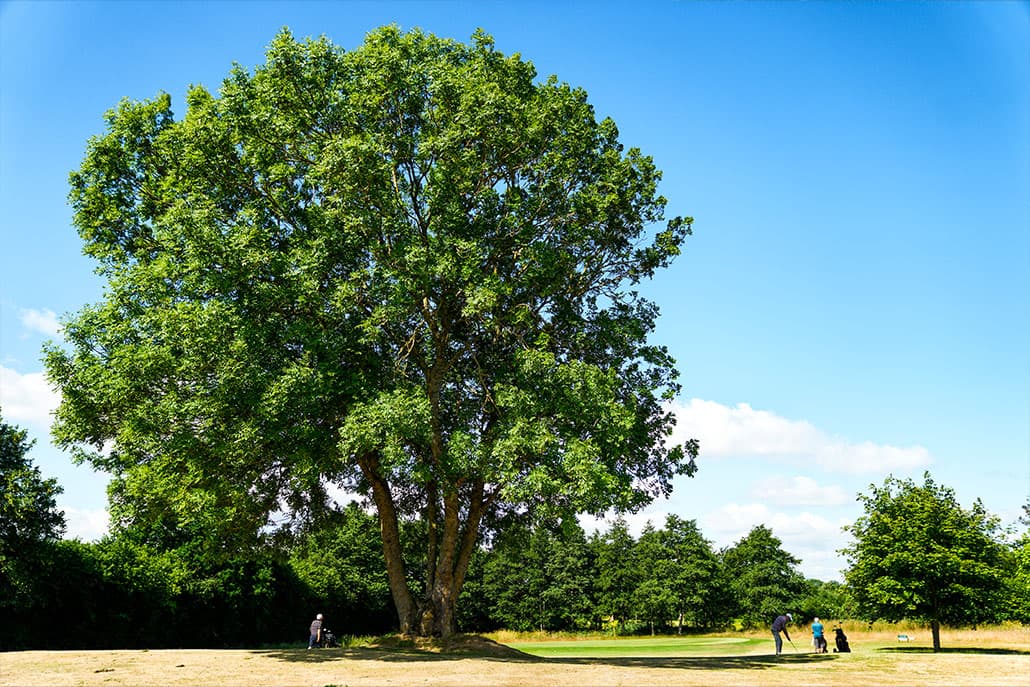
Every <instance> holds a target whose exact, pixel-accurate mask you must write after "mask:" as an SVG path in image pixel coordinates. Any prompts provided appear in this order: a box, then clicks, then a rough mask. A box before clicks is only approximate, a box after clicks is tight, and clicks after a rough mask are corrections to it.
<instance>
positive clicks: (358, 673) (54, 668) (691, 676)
mask: <svg viewBox="0 0 1030 687" xmlns="http://www.w3.org/2000/svg"><path fill="white" fill-rule="evenodd" d="M845 631H846V632H847V633H848V637H849V639H850V641H851V645H852V648H853V649H854V653H851V654H832V653H831V654H812V653H808V652H807V651H801V652H799V653H788V654H785V655H783V656H780V657H776V656H771V655H769V654H768V653H755V654H751V655H743V656H729V657H727V656H722V657H698V656H691V657H685V658H660V659H647V658H636V659H630V658H605V659H546V660H545V659H537V658H533V657H531V656H526V655H524V654H518V653H517V652H513V651H511V650H510V649H506V648H501V647H493V646H492V645H491V643H490V642H489V640H483V639H476V640H472V641H469V642H465V643H462V645H460V646H452V647H450V650H451V652H450V653H447V652H441V651H439V650H440V649H442V647H439V646H430V647H427V648H428V649H429V651H420V650H415V649H410V648H404V647H400V646H398V647H396V648H391V649H371V648H362V649H354V648H351V649H323V650H317V651H307V650H305V649H277V650H261V651H244V650H228V651H206V650H170V651H60V652H40V651H26V652H10V653H4V654H0V685H4V686H14V685H25V686H30V685H54V686H58V687H61V686H67V685H85V686H93V685H97V686H106V685H110V686H119V685H226V686H235V685H255V686H258V687H262V686H270V685H350V686H352V687H360V686H369V685H461V686H462V687H472V686H475V685H482V686H484V687H494V686H501V685H513V686H516V687H529V686H536V685H559V684H560V685H568V686H570V687H576V686H580V685H582V686H583V687H587V686H590V687H593V686H604V685H665V686H671V685H683V686H691V685H712V684H718V685H721V686H731V685H754V684H762V685H770V686H772V687H779V686H782V687H786V686H788V685H789V686H790V687H796V685H799V684H803V685H806V687H814V686H818V685H834V686H835V687H839V686H840V685H853V684H863V685H985V686H986V685H1027V684H1030V648H1028V647H1030V628H992V629H989V630H980V631H972V630H944V631H943V632H942V642H943V646H944V649H945V651H944V652H943V653H939V654H934V653H932V652H931V651H930V649H929V646H930V641H929V639H930V638H929V633H928V632H925V633H921V631H920V630H918V629H914V630H911V631H909V632H908V633H909V634H915V636H916V640H915V641H913V642H909V643H899V642H898V641H897V639H896V635H897V632H898V630H897V628H895V627H891V628H888V629H882V630H877V629H876V628H875V627H874V629H873V631H871V632H868V631H866V630H860V629H857V628H855V629H851V630H848V629H847V627H846V628H845ZM755 636H760V635H755ZM803 637H805V635H804V633H803V632H802V631H800V630H798V631H795V633H794V641H795V644H797V645H798V648H799V649H807V645H806V646H805V647H802V643H803V642H802V641H799V638H803ZM523 639H525V638H524V637H523ZM769 646H770V651H771V647H772V639H771V638H770V640H769ZM461 651H466V652H472V655H470V654H469V653H461ZM455 652H457V653H455Z"/></svg>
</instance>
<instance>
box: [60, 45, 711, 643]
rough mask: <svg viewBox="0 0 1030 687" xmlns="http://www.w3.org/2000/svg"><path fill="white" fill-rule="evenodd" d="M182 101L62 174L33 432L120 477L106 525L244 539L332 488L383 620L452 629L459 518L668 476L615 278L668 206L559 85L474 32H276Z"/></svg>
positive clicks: (467, 547) (661, 242)
mask: <svg viewBox="0 0 1030 687" xmlns="http://www.w3.org/2000/svg"><path fill="white" fill-rule="evenodd" d="M186 105H187V109H186V113H185V116H184V117H183V118H181V119H178V120H177V119H176V118H175V117H174V115H173V113H172V111H171V100H170V98H169V97H168V96H167V95H160V96H158V97H157V98H155V99H154V100H152V101H145V102H128V101H126V102H122V103H121V104H120V105H118V107H117V108H115V109H114V110H112V111H111V112H110V113H108V115H107V131H106V132H105V133H104V134H102V135H100V136H98V137H96V138H94V139H92V140H91V141H90V142H89V145H88V148H87V152H86V157H85V160H84V161H83V163H82V166H81V167H80V169H79V170H78V171H76V172H75V173H74V174H72V177H71V183H72V192H71V203H72V205H73V207H74V210H75V215H74V217H75V224H76V226H77V227H78V229H79V233H80V235H81V236H82V238H83V240H84V242H85V251H86V252H87V253H88V254H89V255H91V256H93V257H94V258H96V259H97V260H98V262H99V267H98V270H99V272H100V274H101V275H102V276H103V277H105V278H106V279H107V291H106V294H105V297H104V299H103V300H102V301H101V302H99V303H97V304H95V305H90V306H87V307H86V308H84V309H83V310H81V311H80V312H79V313H77V314H75V315H74V316H71V317H69V318H67V322H66V326H65V333H66V339H67V341H68V343H69V345H70V350H69V351H68V352H66V351H64V350H62V349H60V348H56V347H53V348H50V349H49V350H48V353H47V361H46V365H47V372H48V374H49V378H50V380H51V381H52V382H53V384H54V385H55V386H56V387H57V388H58V389H59V390H60V392H61V394H62V403H61V405H60V407H59V409H58V411H57V417H56V424H55V434H56V436H57V437H58V439H59V440H60V441H61V442H62V444H64V445H65V446H66V447H68V448H69V449H71V450H75V451H78V452H79V454H78V455H79V456H80V457H81V458H82V459H84V460H88V461H90V462H91V463H92V464H94V465H95V466H97V467H99V468H103V469H105V470H108V471H110V472H112V473H113V474H115V475H116V476H117V479H118V482H117V489H116V491H117V496H118V505H119V510H118V516H119V517H120V518H123V519H130V520H133V521H136V522H138V521H144V522H150V523H158V522H163V523H165V525H167V526H170V527H172V529H173V530H175V531H176V532H194V533H197V536H207V537H210V538H211V539H212V541H215V542H217V541H220V540H223V539H225V538H226V537H228V536H232V537H233V538H234V540H235V541H237V542H246V541H247V540H248V539H249V540H254V539H256V538H257V537H258V534H259V533H260V532H262V531H264V530H263V528H264V527H265V526H266V525H267V524H268V521H269V517H270V514H273V513H286V514H297V515H301V516H303V515H304V514H305V513H306V512H309V511H310V510H311V509H312V508H315V509H317V508H318V506H319V504H321V503H322V502H323V501H324V497H325V492H326V486H327V485H329V484H336V485H339V486H341V487H343V488H345V489H350V490H354V491H357V492H359V493H361V494H364V495H366V496H367V497H368V498H369V500H370V501H371V502H374V504H375V506H376V508H377V510H378V516H379V524H380V528H381V533H382V541H383V548H384V555H385V560H386V568H387V573H388V579H389V584H390V589H391V593H392V596H393V599H394V602H395V604H396V607H397V612H398V619H399V624H400V629H401V630H402V631H403V632H420V633H440V634H448V633H450V632H452V631H453V629H454V622H455V621H454V607H455V603H456V600H457V598H458V595H459V593H460V591H461V588H462V584H463V581H464V575H465V572H466V570H467V566H468V562H469V559H470V557H471V555H472V553H473V551H474V550H475V547H476V542H477V539H478V537H479V536H480V535H481V533H482V532H483V531H484V530H488V529H495V528H499V527H501V526H503V524H504V523H505V522H507V521H508V520H517V519H522V518H525V517H526V516H527V515H531V514H532V513H533V512H534V511H535V510H540V509H545V510H548V511H550V513H551V514H552V515H553V514H554V513H555V512H564V513H573V512H575V511H589V512H593V513H602V512H605V511H606V510H608V509H611V508H615V509H622V510H627V509H634V508H638V507H640V506H642V505H644V504H646V503H647V502H649V501H650V500H651V499H653V498H654V497H655V496H656V495H658V494H663V493H667V492H669V490H670V488H671V482H672V478H673V477H674V476H675V475H677V474H683V473H688V474H690V473H692V472H693V470H694V460H693V459H694V457H695V455H696V451H697V444H696V443H695V442H688V443H687V444H686V445H685V446H672V445H669V444H668V443H667V439H668V436H669V433H670V431H671V426H672V423H673V418H672V416H671V414H670V413H669V412H668V411H667V410H666V409H665V407H664V405H663V401H664V400H666V399H668V398H670V397H671V396H672V395H674V394H675V393H676V391H677V390H678V385H677V383H676V374H677V373H676V370H675V367H674V361H673V360H672V359H671V357H670V356H669V354H668V352H667V350H666V349H665V348H664V347H661V346H655V345H652V344H650V343H649V342H648V336H649V335H650V334H651V332H652V331H653V329H654V325H655V320H656V318H657V316H658V309H657V307H656V306H655V305H654V304H653V303H651V302H649V301H647V300H645V299H643V298H642V297H640V296H639V294H638V293H637V291H636V290H635V285H636V284H638V283H639V282H640V281H641V280H645V279H648V278H650V277H651V276H652V275H653V274H654V272H655V271H656V270H659V269H661V268H663V267H665V266H667V265H668V264H669V261H670V260H671V259H672V258H673V257H674V256H675V255H677V254H678V253H679V251H680V247H681V244H682V242H683V240H684V239H685V237H686V235H687V234H689V232H690V224H691V220H690V219H689V218H679V217H677V218H674V219H672V220H670V221H668V222H665V220H664V216H663V215H664V207H665V199H664V198H662V197H661V196H660V195H658V193H657V184H658V181H659V178H660V173H659V172H658V170H657V169H656V168H655V166H654V164H653V163H652V160H651V159H650V158H649V157H647V156H644V155H642V154H641V153H640V152H639V151H638V150H636V149H632V148H631V149H628V150H627V149H624V148H623V146H622V144H621V143H620V142H619V136H618V130H617V128H616V126H615V124H614V122H612V121H611V120H610V119H603V120H598V119H597V118H596V117H595V115H594V112H593V109H592V108H591V106H590V105H589V103H588V101H587V96H586V93H585V92H584V91H583V90H582V89H578V88H572V87H570V86H569V85H567V84H564V83H561V82H559V81H558V80H557V79H556V78H554V77H551V78H548V79H545V80H540V79H538V78H537V75H536V72H535V70H534V68H533V66H532V64H531V63H529V62H527V61H525V60H523V59H521V58H520V57H519V56H518V55H514V56H506V55H504V54H502V53H500V52H498V51H497V50H496V49H495V48H494V46H493V43H492V41H491V39H490V38H489V37H488V36H486V35H484V34H483V33H481V32H477V33H476V34H475V35H474V36H473V38H472V41H471V42H470V43H469V44H463V43H460V42H455V41H452V40H445V39H440V38H437V37H434V36H432V35H427V34H425V33H422V32H420V31H411V32H408V33H404V32H401V31H400V30H398V29H397V28H396V27H386V28H382V29H379V30H377V31H374V32H372V33H371V34H369V35H368V36H367V38H366V40H365V42H364V44H362V45H361V46H359V47H358V48H357V49H355V50H353V51H349V52H348V51H345V50H343V49H342V48H340V47H337V46H334V45H333V44H332V43H330V42H329V41H328V40H325V39H320V40H309V41H304V42H298V41H296V40H294V38H293V37H292V36H291V35H290V34H289V33H288V32H286V31H284V32H283V33H281V34H280V35H279V36H277V37H276V38H275V40H274V41H273V42H272V44H271V45H270V46H269V48H268V52H267V59H266V62H265V64H263V65H261V66H259V67H257V68H256V69H254V70H253V71H250V70H247V69H244V68H242V67H236V68H234V69H233V70H232V72H231V74H230V75H229V77H228V78H227V79H226V80H225V81H224V83H223V84H222V86H221V89H220V91H219V92H218V93H217V94H214V93H211V92H209V91H208V90H206V89H205V88H203V87H200V86H197V87H194V88H192V89H190V91H189V92H188V94H187V97H186ZM663 222H664V224H662V223H663ZM102 448H103V449H105V450H103V451H102V450H101V449H102ZM405 518H415V519H418V520H420V521H422V523H423V524H424V526H423V528H422V529H423V531H424V533H425V536H424V540H423V545H424V556H423V559H424V561H425V565H424V570H421V571H411V570H408V569H407V568H406V566H405V564H404V560H405V558H404V556H403V555H402V553H403V552H402V546H401V538H400V535H399V532H400V522H401V521H402V520H403V519H405ZM165 529H167V527H165ZM416 572H418V573H421V574H418V575H416V574H415V573H416ZM415 580H417V581H415Z"/></svg>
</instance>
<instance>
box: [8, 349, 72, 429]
mask: <svg viewBox="0 0 1030 687" xmlns="http://www.w3.org/2000/svg"><path fill="white" fill-rule="evenodd" d="M60 401H61V399H60V396H59V394H57V393H56V392H55V391H53V390H52V389H51V388H50V385H49V384H47V381H46V379H45V378H44V377H43V373H42V372H29V373H27V374H21V373H20V372H18V371H16V370H12V369H11V368H9V367H4V366H3V365H0V410H2V412H3V417H4V421H5V422H10V423H13V424H18V423H26V424H29V425H32V426H33V428H34V429H37V430H41V431H42V430H45V431H46V434H48V435H49V433H50V424H51V422H52V420H53V417H52V415H51V413H53V411H54V409H56V408H57V406H58V404H59V403H60Z"/></svg>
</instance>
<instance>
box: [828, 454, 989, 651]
mask: <svg viewBox="0 0 1030 687" xmlns="http://www.w3.org/2000/svg"><path fill="white" fill-rule="evenodd" d="M858 499H859V501H861V502H862V504H863V507H864V508H865V515H863V516H861V517H860V518H858V520H856V521H855V523H854V524H853V525H851V526H850V527H845V530H846V531H849V532H850V533H851V534H852V536H854V540H855V541H854V544H853V545H852V546H850V547H848V548H846V549H843V550H842V553H844V554H845V555H846V556H847V557H848V559H849V562H850V567H849V568H848V570H847V571H846V572H845V578H846V580H847V582H848V584H849V585H850V586H851V589H852V593H853V594H854V596H855V601H856V602H857V604H858V612H859V614H860V616H861V617H863V618H866V619H868V620H876V619H880V618H882V619H885V620H901V619H903V618H908V619H913V620H922V621H926V622H929V623H930V627H931V629H932V632H933V648H934V651H940V648H941V636H940V627H941V623H949V624H964V623H977V622H983V621H984V620H988V619H990V618H991V617H992V616H993V614H994V612H995V608H996V606H997V604H998V603H999V602H1000V600H1001V599H1000V597H1001V593H1000V592H1001V591H1002V589H1003V586H1004V585H1003V583H1004V574H1003V562H1004V552H1005V548H1004V544H1003V543H1002V542H1001V539H1000V530H999V523H998V519H997V518H996V517H994V516H992V515H989V514H988V513H987V511H986V510H984V507H983V504H982V503H981V502H980V501H979V499H978V500H977V501H976V502H975V503H974V504H973V507H972V508H971V509H969V510H966V509H964V508H962V507H961V506H960V505H959V503H958V501H957V500H956V499H955V493H954V491H952V490H951V489H949V488H947V487H944V486H941V485H938V484H935V483H934V481H933V479H931V477H930V473H925V474H924V476H923V484H922V485H917V484H915V483H914V482H912V480H903V481H902V480H898V479H895V478H893V477H888V478H887V479H886V480H885V481H884V484H883V486H882V487H879V488H878V487H876V486H875V485H870V493H869V494H859V496H858Z"/></svg>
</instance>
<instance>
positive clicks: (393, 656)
mask: <svg viewBox="0 0 1030 687" xmlns="http://www.w3.org/2000/svg"><path fill="white" fill-rule="evenodd" d="M506 648H507V649H509V651H507V652H504V654H503V655H497V654H479V653H464V652H459V653H436V652H430V651H417V650H403V649H367V648H362V649H319V650H311V651H308V650H306V649H278V650H264V651H256V652H255V653H257V654H261V655H264V656H269V657H271V658H275V659H278V660H281V661H287V662H290V663H333V662H337V661H351V662H361V661H375V662H386V663H441V664H444V663H449V662H452V661H461V660H464V659H469V658H472V659H478V660H481V661H488V662H497V663H527V664H529V663H533V664H539V665H570V666H571V665H584V666H598V665H607V666H613V667H620V668H679V669H685V670H766V669H769V668H773V667H775V666H784V665H792V666H801V665H808V664H816V663H823V662H826V661H833V660H836V659H837V658H838V656H835V655H834V654H816V653H805V654H780V655H779V656H776V655H774V654H758V655H751V656H670V657H632V656H600V657H589V658H588V657H562V656H559V657H548V658H544V657H540V656H533V655H532V654H527V653H524V652H521V651H518V650H517V649H511V648H510V647H506Z"/></svg>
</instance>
